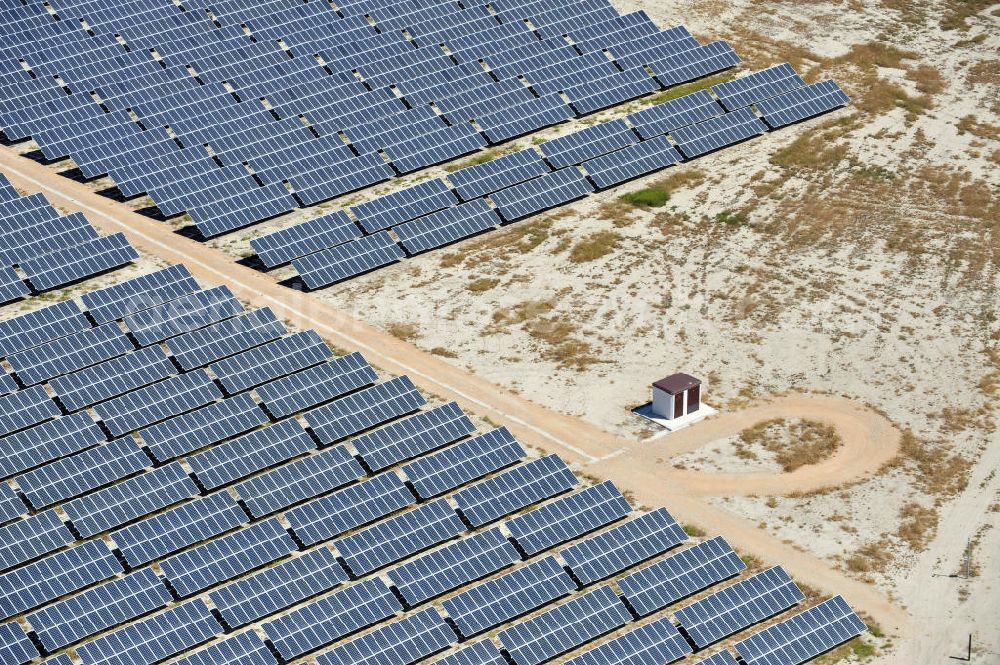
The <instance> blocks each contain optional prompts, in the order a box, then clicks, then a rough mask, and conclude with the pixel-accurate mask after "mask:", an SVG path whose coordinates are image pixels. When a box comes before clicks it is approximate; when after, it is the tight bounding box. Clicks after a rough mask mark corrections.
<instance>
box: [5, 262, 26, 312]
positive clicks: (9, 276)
mask: <svg viewBox="0 0 1000 665" xmlns="http://www.w3.org/2000/svg"><path fill="white" fill-rule="evenodd" d="M30 294H31V289H29V288H28V287H27V285H26V284H25V283H24V282H23V281H22V280H21V277H20V275H18V274H17V272H16V271H15V270H14V269H13V268H8V267H4V268H2V269H0V303H8V302H11V301H13V300H17V299H18V298H23V297H24V296H26V295H30Z"/></svg>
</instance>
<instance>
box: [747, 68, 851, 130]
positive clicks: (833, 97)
mask: <svg viewBox="0 0 1000 665" xmlns="http://www.w3.org/2000/svg"><path fill="white" fill-rule="evenodd" d="M850 103H851V100H850V98H849V97H848V96H847V95H846V94H844V91H843V90H841V89H840V86H839V85H837V84H836V83H834V82H833V81H830V80H826V81H820V82H819V83H814V84H812V85H810V86H807V87H805V88H801V89H799V90H794V91H792V92H788V93H785V94H784V95H780V96H778V97H774V98H772V99H768V100H766V101H762V102H757V105H756V106H757V110H758V111H760V114H761V115H762V116H764V121H765V122H766V123H767V124H768V125H770V126H771V127H773V128H775V129H777V128H778V127H784V126H786V125H790V124H792V123H795V122H799V121H800V120H805V119H806V118H811V117H813V116H815V115H819V114H821V113H826V112H827V111H832V110H833V109H835V108H839V107H841V106H847V105H848V104H850Z"/></svg>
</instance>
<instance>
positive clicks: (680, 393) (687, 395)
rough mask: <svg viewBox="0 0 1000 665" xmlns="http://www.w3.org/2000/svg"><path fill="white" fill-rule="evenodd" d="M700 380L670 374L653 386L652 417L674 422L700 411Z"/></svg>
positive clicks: (688, 376) (685, 375) (684, 375)
mask: <svg viewBox="0 0 1000 665" xmlns="http://www.w3.org/2000/svg"><path fill="white" fill-rule="evenodd" d="M701 385H702V384H701V379H696V378H695V377H693V376H691V375H690V374H671V375H670V376H668V377H666V378H664V379H660V380H659V381H657V382H655V383H654V384H653V405H652V411H653V415H654V416H656V417H658V418H663V419H665V420H676V419H678V418H681V417H683V416H686V415H690V414H693V413H695V412H697V411H698V410H700V409H701Z"/></svg>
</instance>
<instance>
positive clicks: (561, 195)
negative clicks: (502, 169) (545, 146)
mask: <svg viewBox="0 0 1000 665" xmlns="http://www.w3.org/2000/svg"><path fill="white" fill-rule="evenodd" d="M593 191H594V186H593V185H591V184H590V183H589V182H588V181H587V179H586V178H584V177H583V175H581V174H580V171H578V170H577V169H576V168H575V167H570V168H566V169H562V170H560V171H556V172H555V173H550V174H548V175H543V176H541V177H539V178H535V179H534V180H529V181H528V182H525V183H522V184H520V185H514V186H513V187H510V188H508V189H502V190H500V191H499V192H495V193H493V194H490V199H492V200H493V202H494V203H495V204H496V206H497V210H498V211H499V212H500V214H501V215H502V216H503V218H504V219H505V220H507V221H509V222H512V221H514V220H516V219H520V218H522V217H527V216H528V215H532V214H534V213H537V212H541V211H542V210H546V209H548V208H553V207H555V206H558V205H562V204H563V203H568V202H570V201H573V200H575V199H578V198H580V197H583V196H586V195H587V194H589V193H591V192H593Z"/></svg>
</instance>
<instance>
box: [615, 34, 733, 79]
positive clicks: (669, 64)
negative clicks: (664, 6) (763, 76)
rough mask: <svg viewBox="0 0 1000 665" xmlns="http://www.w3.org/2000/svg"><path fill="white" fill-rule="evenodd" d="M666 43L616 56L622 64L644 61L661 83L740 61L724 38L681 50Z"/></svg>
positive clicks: (629, 64) (725, 66) (730, 65)
mask: <svg viewBox="0 0 1000 665" xmlns="http://www.w3.org/2000/svg"><path fill="white" fill-rule="evenodd" d="M673 50H674V49H672V48H670V47H669V45H666V47H662V48H654V49H651V50H649V51H646V52H644V53H639V54H635V55H630V56H625V57H621V58H617V60H618V63H619V64H620V65H622V66H624V67H640V66H643V65H647V66H648V67H649V68H650V69H651V70H652V71H653V73H654V74H655V75H656V79H657V80H658V81H659V82H660V83H661V84H663V86H664V87H670V86H672V85H676V84H678V83H687V82H688V81H694V80H695V79H699V78H701V77H703V76H708V75H709V74H714V73H716V72H721V71H723V70H725V69H729V68H730V67H735V66H736V65H738V64H740V62H742V61H741V60H740V57H739V56H738V55H736V52H735V51H733V48H732V47H731V46H730V45H729V44H728V43H727V42H725V41H721V40H720V41H716V42H710V43H708V44H704V45H702V46H698V47H696V48H692V49H690V50H687V51H683V52H681V53H674V52H672V51H673Z"/></svg>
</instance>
